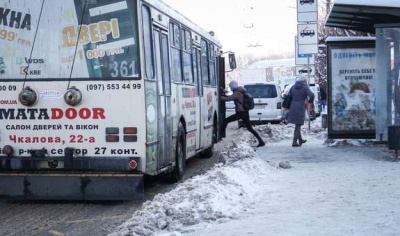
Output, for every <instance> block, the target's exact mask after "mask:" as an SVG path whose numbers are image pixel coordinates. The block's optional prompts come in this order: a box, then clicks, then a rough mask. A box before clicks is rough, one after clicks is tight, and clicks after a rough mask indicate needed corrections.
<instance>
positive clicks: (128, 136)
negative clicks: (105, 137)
mask: <svg viewBox="0 0 400 236" xmlns="http://www.w3.org/2000/svg"><path fill="white" fill-rule="evenodd" d="M136 134H137V127H124V142H137V135H136Z"/></svg>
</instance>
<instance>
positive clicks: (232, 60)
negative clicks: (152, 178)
mask: <svg viewBox="0 0 400 236" xmlns="http://www.w3.org/2000/svg"><path fill="white" fill-rule="evenodd" d="M228 59H229V67H230V69H231V70H233V69H236V57H235V53H233V52H230V53H229V54H228Z"/></svg>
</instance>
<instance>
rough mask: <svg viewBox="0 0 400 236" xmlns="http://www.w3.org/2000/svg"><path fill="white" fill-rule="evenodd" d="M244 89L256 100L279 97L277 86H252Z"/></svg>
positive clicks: (246, 86)
mask: <svg viewBox="0 0 400 236" xmlns="http://www.w3.org/2000/svg"><path fill="white" fill-rule="evenodd" d="M244 87H245V89H246V90H247V92H248V93H250V94H251V95H252V96H253V97H254V98H276V97H277V96H278V93H277V91H276V86H275V85H273V84H252V85H245V86H244Z"/></svg>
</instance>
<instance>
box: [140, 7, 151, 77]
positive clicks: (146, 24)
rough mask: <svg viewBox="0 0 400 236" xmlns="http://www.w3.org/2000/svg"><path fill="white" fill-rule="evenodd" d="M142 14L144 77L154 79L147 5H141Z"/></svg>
mask: <svg viewBox="0 0 400 236" xmlns="http://www.w3.org/2000/svg"><path fill="white" fill-rule="evenodd" d="M142 15H143V42H144V58H145V63H146V78H147V79H154V60H153V48H152V42H153V40H152V37H151V19H150V9H149V8H148V7H147V6H143V7H142Z"/></svg>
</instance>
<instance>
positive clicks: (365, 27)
mask: <svg viewBox="0 0 400 236" xmlns="http://www.w3.org/2000/svg"><path fill="white" fill-rule="evenodd" d="M325 26H329V27H336V28H344V29H350V30H357V31H362V32H367V33H371V34H375V37H376V42H375V45H376V77H377V79H376V82H375V93H376V100H375V108H376V113H375V121H376V125H375V139H376V141H388V142H389V148H390V144H391V142H392V141H391V140H390V139H392V140H393V135H394V137H395V139H398V138H396V137H400V1H398V0H379V1H378V0H377V1H371V0H335V1H334V4H333V6H332V8H331V12H330V13H329V16H328V19H327V21H326V23H325ZM393 128H394V129H393ZM393 130H394V131H393ZM393 132H394V133H393ZM391 137H392V138H391ZM397 142H399V141H398V140H396V143H397ZM395 145H396V146H399V147H396V150H397V149H400V143H398V144H395Z"/></svg>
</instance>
